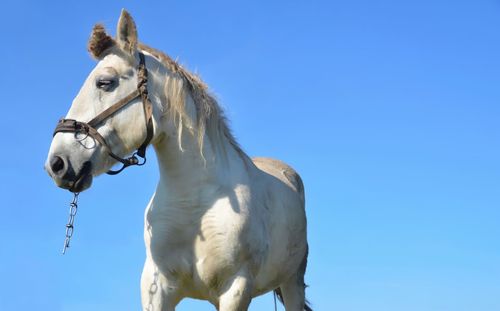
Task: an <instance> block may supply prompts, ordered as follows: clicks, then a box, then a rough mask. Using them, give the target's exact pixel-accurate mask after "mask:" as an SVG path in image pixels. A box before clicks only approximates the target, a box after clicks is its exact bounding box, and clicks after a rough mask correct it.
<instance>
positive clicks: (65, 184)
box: [52, 161, 93, 193]
mask: <svg viewBox="0 0 500 311" xmlns="http://www.w3.org/2000/svg"><path fill="white" fill-rule="evenodd" d="M52 178H53V179H54V182H55V183H56V185H57V186H58V187H59V188H62V189H67V190H69V191H71V192H74V193H76V192H82V191H84V190H87V189H88V188H90V186H91V185H92V179H93V176H92V164H91V162H90V161H87V162H85V163H83V165H82V168H81V169H80V172H79V173H78V174H77V175H76V176H75V177H74V179H72V180H68V179H61V178H57V177H53V176H52Z"/></svg>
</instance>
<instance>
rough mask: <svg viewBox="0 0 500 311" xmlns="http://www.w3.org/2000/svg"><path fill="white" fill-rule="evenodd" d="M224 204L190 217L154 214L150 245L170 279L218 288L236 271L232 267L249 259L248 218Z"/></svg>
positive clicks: (156, 259) (204, 287)
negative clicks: (242, 238) (244, 236)
mask: <svg viewBox="0 0 500 311" xmlns="http://www.w3.org/2000/svg"><path fill="white" fill-rule="evenodd" d="M222 203H223V202H221V204H219V205H215V206H213V207H212V208H211V209H208V210H206V211H205V212H204V213H203V214H202V215H198V216H199V217H197V218H192V219H189V220H188V219H186V218H181V217H180V215H177V216H178V217H177V218H173V217H175V216H174V215H170V217H168V216H166V217H156V218H154V217H151V218H152V219H151V221H150V222H149V223H147V226H146V240H148V238H149V240H150V243H147V244H149V248H150V252H151V255H152V257H153V260H154V261H155V262H156V264H157V265H158V266H159V268H160V269H161V270H162V271H163V272H164V273H165V274H167V275H168V277H169V278H170V279H172V278H175V279H177V280H179V281H181V282H182V283H184V284H186V283H188V284H189V286H191V287H195V288H198V289H206V290H211V289H216V288H217V287H219V286H220V285H221V284H220V282H221V280H223V279H225V278H226V274H229V275H231V274H232V273H234V271H229V270H232V269H228V267H234V268H235V269H236V268H237V266H238V265H239V264H240V263H241V259H242V258H245V257H246V258H248V256H247V255H248V254H247V253H248V251H249V248H250V246H249V245H245V243H243V244H242V243H241V241H242V240H241V235H242V234H243V233H244V231H245V230H247V227H248V218H247V217H246V216H245V213H242V211H241V210H240V211H235V210H234V209H233V207H231V205H227V204H222ZM148 224H149V230H148ZM148 234H149V237H148Z"/></svg>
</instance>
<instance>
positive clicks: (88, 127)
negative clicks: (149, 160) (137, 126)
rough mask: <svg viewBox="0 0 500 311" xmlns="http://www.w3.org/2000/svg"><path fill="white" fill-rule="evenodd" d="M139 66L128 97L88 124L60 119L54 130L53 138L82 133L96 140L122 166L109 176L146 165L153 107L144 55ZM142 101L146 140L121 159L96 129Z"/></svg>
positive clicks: (151, 129) (151, 134)
mask: <svg viewBox="0 0 500 311" xmlns="http://www.w3.org/2000/svg"><path fill="white" fill-rule="evenodd" d="M139 59H140V62H139V66H137V78H138V83H137V89H136V90H135V91H133V92H132V93H130V94H129V95H127V96H125V97H124V98H122V99H121V100H119V101H118V102H116V103H115V104H114V105H112V106H111V107H109V108H107V109H106V110H104V111H103V112H101V113H100V114H98V115H97V116H95V117H94V118H93V119H92V120H90V121H89V122H87V123H86V122H81V121H77V120H73V119H61V120H59V123H58V124H57V126H56V129H55V130H54V134H53V136H55V135H56V134H57V133H75V135H76V134H79V133H83V134H85V135H87V136H91V137H92V138H94V139H95V140H97V141H98V142H99V143H100V144H101V145H102V146H104V147H106V149H108V154H109V156H110V157H112V158H113V159H115V160H117V161H118V162H121V163H122V164H123V166H122V167H121V168H120V169H119V170H116V171H112V170H109V171H108V172H107V173H108V174H109V175H116V174H118V173H120V172H121V171H123V170H124V169H125V168H127V167H129V166H131V165H139V166H140V165H144V163H146V148H147V147H148V145H149V142H150V141H151V139H152V138H153V122H152V114H153V106H152V105H151V101H150V100H149V96H148V88H147V86H148V70H147V69H146V61H145V58H144V54H143V53H141V52H139ZM139 97H140V98H141V99H142V104H143V108H144V117H145V120H146V130H147V134H146V139H145V140H144V142H143V143H142V144H141V145H140V146H139V148H137V151H136V152H134V153H133V154H132V155H131V156H130V157H128V158H122V157H119V156H118V155H116V154H115V153H113V151H112V150H111V147H110V146H109V145H108V143H106V140H105V139H104V137H103V136H102V135H101V134H100V133H99V132H98V131H97V129H96V127H97V126H99V125H100V124H101V123H103V122H104V121H105V120H106V119H108V118H109V117H111V116H112V115H114V114H115V113H117V112H118V111H119V110H120V109H122V108H123V107H125V106H126V105H128V104H129V103H130V102H132V101H133V100H134V99H137V98H139ZM136 155H137V156H138V157H140V158H142V159H143V161H142V162H139V160H138V159H137V157H136Z"/></svg>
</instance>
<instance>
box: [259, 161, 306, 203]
mask: <svg viewBox="0 0 500 311" xmlns="http://www.w3.org/2000/svg"><path fill="white" fill-rule="evenodd" d="M252 161H253V163H254V164H255V166H257V168H258V169H260V170H261V171H264V172H266V173H267V174H270V175H272V176H274V177H276V178H278V179H279V180H280V181H282V182H283V183H285V184H286V185H287V186H288V187H290V188H292V190H294V191H295V192H297V193H298V194H299V195H300V197H301V200H302V201H304V184H303V183H302V178H300V175H299V174H298V173H297V172H296V171H295V170H294V169H293V168H292V167H291V166H290V165H288V164H286V163H285V162H283V161H280V160H277V159H273V158H264V157H255V158H252ZM302 204H304V203H302Z"/></svg>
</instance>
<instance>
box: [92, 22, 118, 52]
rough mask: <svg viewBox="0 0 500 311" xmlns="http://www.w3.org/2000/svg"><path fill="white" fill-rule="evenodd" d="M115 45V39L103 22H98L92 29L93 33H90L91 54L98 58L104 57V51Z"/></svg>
mask: <svg viewBox="0 0 500 311" xmlns="http://www.w3.org/2000/svg"><path fill="white" fill-rule="evenodd" d="M114 45H115V40H113V38H111V37H110V36H109V35H108V34H107V33H106V30H105V29H104V26H103V25H101V24H96V25H95V26H94V28H93V29H92V34H91V35H90V39H89V43H88V47H87V48H88V50H89V52H90V54H92V56H93V57H94V58H96V59H102V58H103V57H104V56H105V54H104V52H105V51H107V50H109V49H110V48H112V47H113V46H114Z"/></svg>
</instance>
